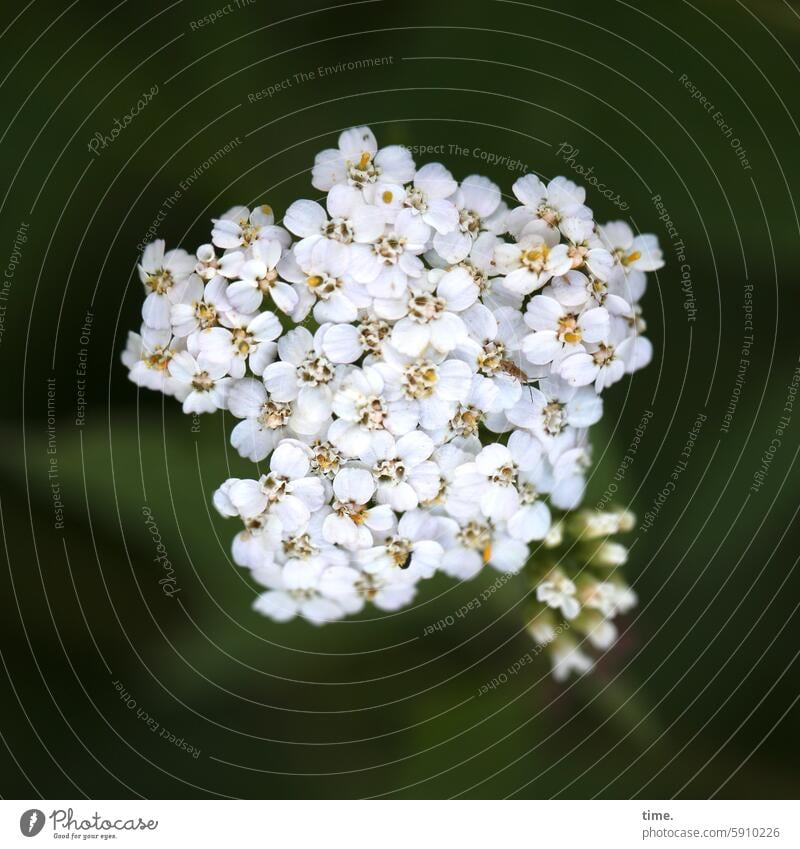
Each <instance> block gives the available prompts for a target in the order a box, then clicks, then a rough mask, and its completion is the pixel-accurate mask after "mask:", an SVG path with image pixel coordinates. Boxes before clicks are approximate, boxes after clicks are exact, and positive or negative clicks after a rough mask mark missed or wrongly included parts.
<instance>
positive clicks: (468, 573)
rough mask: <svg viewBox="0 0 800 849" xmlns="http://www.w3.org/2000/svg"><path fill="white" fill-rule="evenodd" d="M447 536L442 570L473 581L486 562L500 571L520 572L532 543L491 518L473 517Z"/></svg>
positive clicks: (453, 575)
mask: <svg viewBox="0 0 800 849" xmlns="http://www.w3.org/2000/svg"><path fill="white" fill-rule="evenodd" d="M455 527H456V528H458V530H456V531H454V533H453V535H452V537H451V538H450V539H449V540H447V542H446V544H445V546H444V548H445V555H444V557H443V558H442V565H441V570H442V571H443V572H444V573H445V574H447V575H450V576H451V577H453V578H459V579H461V580H464V581H469V580H471V579H472V578H474V577H475V576H476V575H477V574H478V573H479V572H480V571H481V569H482V568H483V567H484V566H485V565H489V566H491V567H493V568H494V569H497V570H498V571H499V572H506V573H509V574H514V573H516V572H519V570H520V569H522V567H523V566H524V565H525V561H526V560H527V559H528V546H527V545H526V544H525V543H524V542H521V541H520V540H515V539H512V538H511V537H510V536H509V535H508V534H506V533H504V532H503V531H500V530H498V529H497V528H495V527H493V526H492V524H491V523H490V522H487V521H481V520H479V519H470V520H468V521H466V522H465V523H463V524H461V525H460V526H458V525H456V526H455Z"/></svg>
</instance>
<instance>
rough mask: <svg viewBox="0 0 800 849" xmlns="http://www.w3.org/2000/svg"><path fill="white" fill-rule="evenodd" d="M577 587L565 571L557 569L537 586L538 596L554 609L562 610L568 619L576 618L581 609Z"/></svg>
mask: <svg viewBox="0 0 800 849" xmlns="http://www.w3.org/2000/svg"><path fill="white" fill-rule="evenodd" d="M575 593H576V587H575V584H574V582H573V581H571V580H570V579H569V578H568V577H567V576H566V575H565V574H564V573H563V572H561V571H559V570H555V571H553V572H551V573H550V575H548V577H547V578H545V580H543V581H542V582H541V583H540V584H539V585H538V586H537V587H536V598H537V599H538V600H539V601H541V602H542V603H544V604H546V605H547V606H548V607H552V608H553V609H554V610H560V611H561V612H562V613H563V614H564V617H565V618H566V619H574V618H575V617H576V616H577V615H578V614H579V613H580V610H581V605H580V602H579V601H578V599H577V598H576V597H575Z"/></svg>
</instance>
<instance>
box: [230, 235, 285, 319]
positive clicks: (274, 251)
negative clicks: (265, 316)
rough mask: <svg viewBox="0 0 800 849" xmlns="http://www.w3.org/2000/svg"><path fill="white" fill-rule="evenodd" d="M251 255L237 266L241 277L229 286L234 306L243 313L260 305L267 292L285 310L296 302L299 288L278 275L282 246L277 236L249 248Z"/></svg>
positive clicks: (231, 301)
mask: <svg viewBox="0 0 800 849" xmlns="http://www.w3.org/2000/svg"><path fill="white" fill-rule="evenodd" d="M249 255H250V256H249V258H248V259H247V260H246V261H245V262H243V263H242V264H241V265H240V266H239V268H238V269H237V272H238V276H239V277H240V278H241V279H240V280H236V281H234V282H233V283H231V285H230V286H229V287H228V290H227V297H228V300H229V301H230V303H231V304H232V305H233V308H234V309H236V310H238V311H239V312H242V313H253V312H255V311H256V310H258V309H260V307H261V303H262V301H263V299H264V296H265V295H267V296H269V297H270V298H271V299H272V302H273V303H274V304H275V306H276V307H277V308H278V309H279V310H280V311H281V312H283V313H287V314H289V313H291V312H292V310H294V308H295V307H296V306H297V302H298V295H297V292H295V291H294V289H293V288H292V287H291V286H290V285H289V284H288V283H286V282H284V281H283V280H281V279H280V277H279V276H278V263H279V262H280V260H281V257H282V256H283V247H282V245H281V243H280V242H278V241H276V240H274V239H266V240H259V241H257V242H256V243H255V244H254V245H253V246H252V247H251V248H250V250H249Z"/></svg>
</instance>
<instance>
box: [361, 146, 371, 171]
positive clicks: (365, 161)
mask: <svg viewBox="0 0 800 849" xmlns="http://www.w3.org/2000/svg"><path fill="white" fill-rule="evenodd" d="M370 159H372V156H371V155H370V154H369V153H368V152H367V151H366V150H365V151H364V152H363V153H362V154H361V159H360V160H359V161H358V170H359V171H363V170H364V169H365V168H366V167H367V165H369V161H370Z"/></svg>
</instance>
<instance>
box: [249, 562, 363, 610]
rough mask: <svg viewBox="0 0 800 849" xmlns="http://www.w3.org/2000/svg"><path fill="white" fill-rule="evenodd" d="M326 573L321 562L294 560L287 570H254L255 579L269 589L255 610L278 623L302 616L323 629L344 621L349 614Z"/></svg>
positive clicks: (284, 568) (255, 605)
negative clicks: (328, 580) (338, 621)
mask: <svg viewBox="0 0 800 849" xmlns="http://www.w3.org/2000/svg"><path fill="white" fill-rule="evenodd" d="M325 572H326V568H325V563H324V561H322V560H321V559H318V560H317V561H314V562H311V563H307V562H302V561H299V560H290V561H289V562H288V563H287V564H286V565H285V566H284V567H283V568H274V567H272V568H262V569H254V570H253V573H252V575H253V578H254V579H255V580H256V581H258V583H260V584H261V585H262V586H265V587H268V588H269V589H268V591H267V592H265V593H262V594H261V595H260V596H258V598H257V599H256V600H255V602H254V603H253V609H254V610H256V611H257V612H258V613H261V614H262V615H263V616H268V617H269V618H270V619H274V620H275V621H276V622H288V621H290V620H291V619H294V618H295V616H300V617H302V618H303V619H305V620H306V621H307V622H310V623H311V624H312V625H323V624H325V623H326V622H333V621H335V620H337V619H341V618H342V617H343V616H344V615H345V614H346V613H347V612H348V611H347V610H346V608H345V607H344V606H343V605H342V604H341V603H340V599H339V598H337V597H336V595H335V593H333V594H332V593H331V592H330V584H329V582H326V581H325V579H324V576H325ZM326 590H327V592H326Z"/></svg>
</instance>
